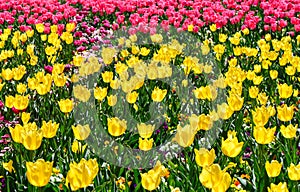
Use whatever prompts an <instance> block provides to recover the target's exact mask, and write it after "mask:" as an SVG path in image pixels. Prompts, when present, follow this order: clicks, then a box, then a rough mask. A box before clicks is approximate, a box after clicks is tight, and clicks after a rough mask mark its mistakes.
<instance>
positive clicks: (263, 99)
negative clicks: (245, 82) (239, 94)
mask: <svg viewBox="0 0 300 192" xmlns="http://www.w3.org/2000/svg"><path fill="white" fill-rule="evenodd" d="M268 98H269V96H267V94H266V93H259V94H258V96H257V100H258V101H259V102H260V104H262V105H265V104H266V103H267V101H268Z"/></svg>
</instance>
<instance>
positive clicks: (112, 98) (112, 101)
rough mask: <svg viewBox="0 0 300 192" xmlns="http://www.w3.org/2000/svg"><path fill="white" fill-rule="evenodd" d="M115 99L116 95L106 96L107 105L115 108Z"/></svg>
mask: <svg viewBox="0 0 300 192" xmlns="http://www.w3.org/2000/svg"><path fill="white" fill-rule="evenodd" d="M117 99H118V98H117V96H116V95H110V96H107V102H108V105H109V106H111V107H113V106H115V105H116V104H117Z"/></svg>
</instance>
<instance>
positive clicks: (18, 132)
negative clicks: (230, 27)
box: [9, 124, 23, 143]
mask: <svg viewBox="0 0 300 192" xmlns="http://www.w3.org/2000/svg"><path fill="white" fill-rule="evenodd" d="M9 131H10V134H11V136H12V139H13V140H14V142H16V143H22V132H23V127H22V125H20V124H16V126H15V128H12V127H9Z"/></svg>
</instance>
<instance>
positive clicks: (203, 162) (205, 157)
mask: <svg viewBox="0 0 300 192" xmlns="http://www.w3.org/2000/svg"><path fill="white" fill-rule="evenodd" d="M194 152H195V155H196V157H195V160H196V163H197V165H199V166H200V167H205V166H210V165H212V164H213V162H214V160H215V159H216V154H215V150H214V149H211V150H210V151H208V150H207V149H205V148H200V149H199V150H198V149H194Z"/></svg>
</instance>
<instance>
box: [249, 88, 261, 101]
mask: <svg viewBox="0 0 300 192" xmlns="http://www.w3.org/2000/svg"><path fill="white" fill-rule="evenodd" d="M258 93H259V89H258V87H256V86H251V87H250V88H249V96H250V97H251V98H252V99H255V98H256V97H257V95H258Z"/></svg>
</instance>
